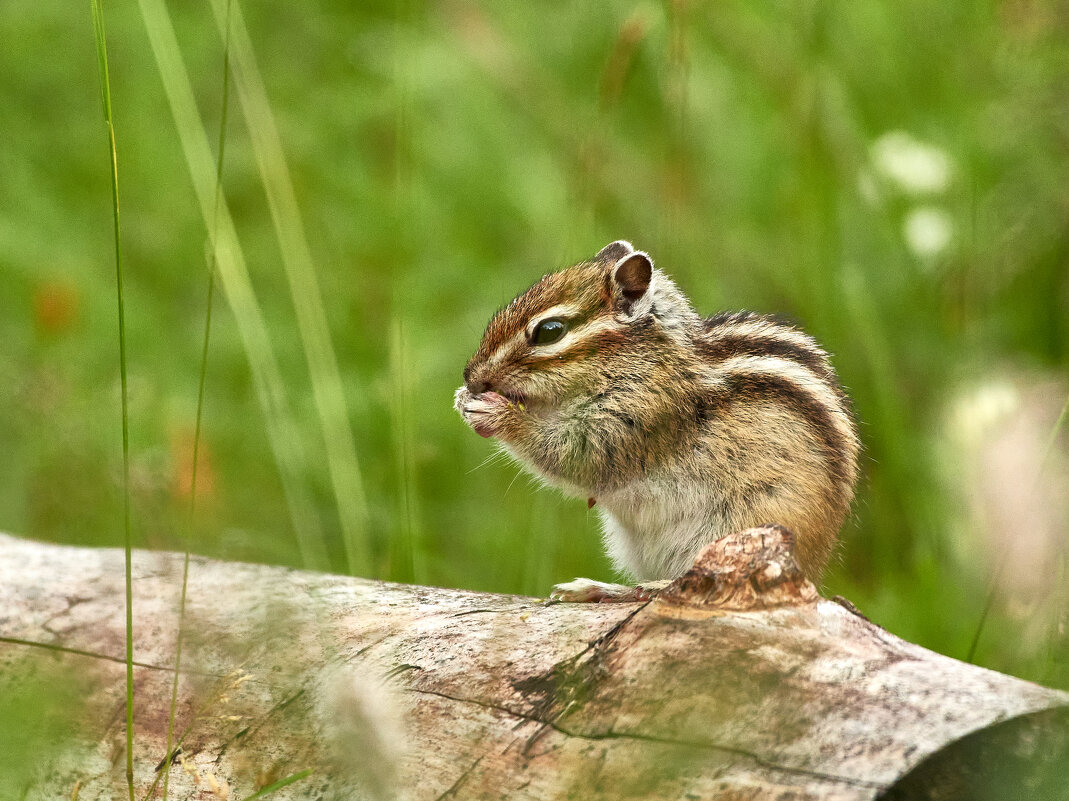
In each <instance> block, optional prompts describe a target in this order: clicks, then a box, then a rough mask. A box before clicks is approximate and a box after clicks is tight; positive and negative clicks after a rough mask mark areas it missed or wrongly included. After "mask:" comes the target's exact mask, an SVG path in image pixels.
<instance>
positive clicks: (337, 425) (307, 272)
mask: <svg viewBox="0 0 1069 801" xmlns="http://www.w3.org/2000/svg"><path fill="white" fill-rule="evenodd" d="M211 2H212V8H213V10H214V11H215V16H216V21H217V22H218V24H219V30H220V33H221V34H222V35H223V36H226V35H228V34H227V33H226V31H227V30H229V29H230V28H229V24H228V22H227V20H228V17H227V16H226V14H227V11H226V9H227V7H228V5H229V0H211ZM232 35H233V47H234V86H235V88H236V89H237V95H238V99H239V101H240V103H241V109H242V112H243V113H244V115H245V122H246V125H247V127H248V130H249V136H250V138H251V140H252V146H253V153H254V154H255V157H256V164H257V166H258V168H259V170H260V179H261V181H262V182H263V185H264V190H265V192H266V194H267V204H268V207H269V209H270V211H271V219H272V222H273V224H274V228H275V235H276V237H277V238H278V244H279V248H280V250H281V253H282V264H283V267H284V269H285V272H286V279H287V280H288V282H289V288H290V295H291V296H292V298H293V307H294V310H295V311H296V314H297V325H298V328H299V331H300V336H301V344H302V346H303V347H304V353H305V358H306V359H307V361H308V371H309V375H310V378H311V383H312V394H313V397H314V399H315V404H316V410H317V412H318V414H319V421H320V426H321V427H322V429H323V439H324V442H325V444H326V452H327V466H328V468H329V471H330V479H331V484H332V486H333V489H334V498H335V503H336V504H337V507H338V516H339V519H340V522H341V528H342V534H343V538H344V542H345V552H346V557H347V560H348V567H349V572H350V573H353V574H356V575H359V574H366V573H368V572H369V570H370V567H371V565H370V545H369V542H368V512H367V502H366V499H365V496H364V489H363V481H362V479H361V475H360V463H359V460H358V458H357V454H356V445H355V443H354V441H353V432H352V428H351V427H350V425H349V417H348V413H347V411H346V407H345V395H344V392H343V390H342V382H341V375H340V372H339V370H338V361H337V358H336V356H335V354H334V345H333V343H332V342H331V337H330V327H329V326H328V325H327V315H326V311H325V310H324V308H323V300H322V295H321V293H320V289H319V282H318V280H317V278H316V272H315V267H314V266H313V263H312V254H311V250H310V249H309V247H308V240H307V237H306V236H305V232H304V223H303V222H302V220H301V213H300V209H299V207H298V205H297V196H296V194H295V192H294V190H293V181H292V179H291V178H290V172H289V167H288V166H287V163H286V157H285V154H284V152H283V150H282V137H281V136H280V135H279V132H278V125H277V124H276V123H275V117H274V114H273V112H272V111H271V106H270V104H269V102H268V100H267V90H266V89H265V88H264V82H263V78H262V77H261V75H260V70H259V68H258V67H257V64H256V58H255V55H254V52H253V46H252V39H251V38H250V37H249V32H248V29H247V28H246V27H245V21H244V17H243V16H242V13H241V5H240V3H239V2H236V0H235V2H234V8H233V34H232Z"/></svg>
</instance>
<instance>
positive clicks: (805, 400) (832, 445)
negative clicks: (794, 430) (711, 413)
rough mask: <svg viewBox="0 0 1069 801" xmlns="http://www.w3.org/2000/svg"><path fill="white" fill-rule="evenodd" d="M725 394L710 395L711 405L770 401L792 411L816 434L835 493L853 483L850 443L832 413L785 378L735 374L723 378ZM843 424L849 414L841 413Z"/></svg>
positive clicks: (841, 410) (843, 411) (843, 410)
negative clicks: (836, 424)
mask: <svg viewBox="0 0 1069 801" xmlns="http://www.w3.org/2000/svg"><path fill="white" fill-rule="evenodd" d="M724 381H725V383H726V384H727V391H726V392H724V393H720V392H717V393H712V398H710V402H711V403H713V404H717V405H727V406H730V405H731V404H732V403H734V402H737V401H752V400H773V401H778V402H779V403H780V404H782V405H783V406H786V407H787V408H788V409H790V410H792V411H793V412H794V413H795V414H797V415H798V416H799V417H800V418H802V420H804V421H805V423H806V424H807V425H808V426H809V427H810V428H811V429H812V430H813V431H814V432H816V435H817V438H818V439H819V440H820V442H821V445H822V446H823V447H822V450H823V451H824V453H825V457H826V459H827V462H828V468H829V470H830V471H831V472H832V474H833V475H834V476H835V478H836V485H837V486H836V489H837V490H838V491H839V492H840V493H842V492H843V490H844V488H848V487H849V486H850V485H851V484H852V482H853V476H852V471H851V469H850V466H851V464H852V460H851V458H850V455H849V444H850V443H849V442H848V441H847V440H846V439H845V438H844V437H843V435H842V434H841V433H840V432H839V430H838V428H836V426H835V422H834V420H833V419H832V415H833V414H834V412H832V410H830V409H828V408H827V407H826V406H825V405H824V404H823V403H821V402H820V401H818V400H817V399H816V398H814V397H812V396H811V395H810V394H809V393H808V392H806V391H805V390H804V389H802V388H800V387H799V386H798V385H797V384H796V383H795V382H793V381H791V380H790V379H788V378H784V377H782V376H777V375H764V374H755V373H736V374H728V375H725V376H724ZM839 411H840V413H842V414H843V415H844V417H845V418H846V421H847V422H848V423H849V422H850V417H849V413H848V412H847V411H846V410H845V409H840V410H839Z"/></svg>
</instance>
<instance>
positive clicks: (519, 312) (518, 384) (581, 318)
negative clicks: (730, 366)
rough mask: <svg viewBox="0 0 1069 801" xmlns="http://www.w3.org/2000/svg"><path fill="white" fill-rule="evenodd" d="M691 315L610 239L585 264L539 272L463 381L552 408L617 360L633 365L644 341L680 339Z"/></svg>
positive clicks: (669, 286) (493, 327)
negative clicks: (535, 279)
mask: <svg viewBox="0 0 1069 801" xmlns="http://www.w3.org/2000/svg"><path fill="white" fill-rule="evenodd" d="M695 317H696V315H695V313H694V311H693V309H692V308H691V306H690V303H689V302H688V301H687V299H686V298H685V297H684V296H683V295H682V293H680V292H679V290H678V289H677V288H676V286H675V285H674V284H673V283H672V281H671V280H670V279H669V278H668V277H667V276H666V275H664V274H663V273H662V272H660V271H659V270H656V269H654V266H653V261H652V259H650V257H649V256H648V255H647V254H646V253H643V252H641V251H636V250H635V249H634V248H633V247H632V246H631V244H630V243H628V242H623V241H619V242H613V243H612V244H610V245H607V246H606V247H604V248H602V250H601V251H600V252H599V253H598V254H597V255H596V256H594V258H593V259H591V260H590V261H584V262H581V263H579V264H577V265H575V266H574V267H569V268H567V269H565V270H562V271H560V272H557V273H551V274H549V275H546V276H544V277H543V278H542V280H540V281H539V282H538V283H536V284H535V285H534V286H532V287H531V288H530V289H528V290H527V291H526V292H524V293H523V294H522V295H520V296H519V297H517V298H516V299H515V300H513V301H512V302H511V303H510V304H509V305H508V306H506V307H505V308H503V309H501V310H500V311H499V312H498V313H497V314H495V315H494V317H493V319H492V320H490V324H489V325H488V326H487V328H486V333H485V334H484V335H483V340H482V343H481V344H480V345H479V349H478V350H477V351H476V352H475V355H474V356H472V357H471V360H470V361H469V362H468V366H467V367H466V368H465V370H464V384H465V386H466V388H467V390H468V392H470V393H471V394H472V395H481V394H482V393H484V392H496V393H497V394H498V395H502V396H504V397H505V398H507V399H508V400H510V401H513V402H516V403H524V404H527V405H530V406H532V407H535V408H538V407H544V406H554V405H557V404H559V403H560V402H561V401H562V400H564V399H566V398H569V397H574V396H577V395H581V394H584V393H586V392H590V391H592V390H594V389H595V388H596V387H597V386H598V385H599V384H600V383H603V382H604V380H605V378H606V377H607V376H611V375H612V373H613V369H612V368H613V367H614V366H615V367H616V368H620V366H621V365H620V364H619V362H620V361H621V360H624V361H629V362H631V363H634V362H635V360H636V359H635V357H636V355H637V354H639V353H641V352H642V351H643V345H644V344H654V343H664V342H665V340H666V339H670V338H672V337H673V336H682V335H683V333H682V330H683V328H684V327H685V324H686V323H687V322H689V321H691V319H693V318H695ZM649 352H652V351H649ZM638 361H641V359H639V360H638ZM633 366H634V367H635V368H636V369H641V365H640V364H633Z"/></svg>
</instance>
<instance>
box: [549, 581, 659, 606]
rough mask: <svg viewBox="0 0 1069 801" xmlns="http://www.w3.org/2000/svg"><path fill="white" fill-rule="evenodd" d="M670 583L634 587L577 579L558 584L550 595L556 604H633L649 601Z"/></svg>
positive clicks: (656, 582)
mask: <svg viewBox="0 0 1069 801" xmlns="http://www.w3.org/2000/svg"><path fill="white" fill-rule="evenodd" d="M670 583H671V582H669V581H647V582H645V583H643V584H639V585H637V586H634V587H629V586H627V585H626V584H606V583H605V582H604V581H594V580H593V579H588V578H577V579H576V580H575V581H567V582H565V583H563V584H558V585H556V586H555V587H554V588H553V592H552V593H550V596H549V600H550V602H556V603H560V602H563V603H595V604H611V603H618V604H619V603H632V602H635V601H648V600H650V599H651V598H653V597H654V596H655V595H656V594H657V593H658V592H660V591H661V590H663V589H664V588H665V587H667V586H668V585H669V584H670Z"/></svg>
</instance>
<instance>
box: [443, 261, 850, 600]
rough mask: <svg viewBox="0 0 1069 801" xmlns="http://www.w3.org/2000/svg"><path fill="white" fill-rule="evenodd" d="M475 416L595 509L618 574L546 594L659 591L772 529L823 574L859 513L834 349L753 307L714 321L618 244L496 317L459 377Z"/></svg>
mask: <svg viewBox="0 0 1069 801" xmlns="http://www.w3.org/2000/svg"><path fill="white" fill-rule="evenodd" d="M454 405H455V407H456V410H457V411H458V412H459V413H460V415H461V416H462V417H463V418H464V420H465V421H466V422H467V423H468V424H469V425H470V426H471V427H472V428H473V429H474V430H475V431H476V432H477V433H478V434H481V435H482V436H484V437H496V438H497V440H498V441H499V443H500V445H501V447H502V448H503V449H504V450H505V451H507V452H508V453H509V454H510V455H511V456H512V457H514V458H515V459H516V461H518V462H519V463H520V464H521V465H523V466H524V467H525V468H526V469H527V470H528V471H530V472H531V473H533V474H534V475H535V476H536V477H537V478H539V479H541V480H542V481H543V482H545V483H546V484H549V485H552V486H554V487H557V488H559V489H560V490H562V491H563V492H564V493H565V494H566V495H570V496H574V497H578V498H587V499H588V504H589V505H590V506H593V505H594V504H595V503H596V504H597V508H598V512H599V514H600V516H601V520H602V523H603V531H604V544H605V547H606V549H607V551H608V553H609V556H610V557H611V559H612V561H613V564H614V566H615V567H616V568H617V569H618V570H619V571H621V572H622V573H625V574H627V575H628V576H630V577H632V578H636V579H641V580H644V581H643V583H642V584H640V585H638V587H637V588H636V587H629V586H624V585H618V584H606V583H602V582H597V581H592V580H590V579H576V580H575V581H573V582H568V583H566V584H558V585H557V586H556V587H555V588H554V592H553V595H552V597H553V598H554V599H556V600H570V601H609V600H634V599H636V598H645V597H650V595H652V594H653V593H655V592H656V591H657V590H658V589H659V588H661V587H663V586H665V585H667V583H668V581H669V580H671V579H673V578H675V577H677V576H679V575H681V574H682V573H684V572H685V571H686V570H687V568H688V567H689V566H690V565H691V564H692V563H693V561H694V559H695V558H696V556H697V555H698V553H699V552H700V551H701V550H702V548H703V547H704V546H705V545H707V544H708V543H710V542H712V541H713V540H715V539H718V538H719V537H722V536H724V535H726V534H728V533H731V532H734V531H740V530H742V529H745V528H749V527H751V526H757V525H761V524H766V523H775V524H780V525H783V526H785V527H787V528H789V529H790V530H791V531H793V532H794V534H795V538H796V549H797V557H798V560H799V563H800V565H801V567H802V569H803V570H804V571H805V573H806V575H807V576H809V577H810V578H812V579H814V580H816V579H818V578H819V576H820V573H821V572H822V570H823V568H824V566H825V564H826V562H827V560H828V558H829V556H830V554H831V551H832V549H833V547H834V545H835V543H836V541H837V539H838V531H839V527H840V526H841V525H842V522H843V520H844V518H845V517H846V514H847V512H848V510H849V508H850V504H851V502H852V500H853V496H854V484H855V482H856V480H857V474H858V466H857V460H858V451H859V442H858V437H857V431H856V428H855V426H854V422H853V420H852V417H851V414H850V411H849V402H848V400H847V397H846V395H845V394H844V392H843V390H842V389H841V387H840V386H839V381H838V379H837V377H836V375H835V372H834V370H833V369H832V367H831V364H830V363H829V361H828V354H827V353H825V352H824V350H822V349H821V348H820V347H819V346H818V345H817V343H816V342H815V341H814V340H813V339H812V338H811V337H810V336H808V335H807V334H804V333H802V332H801V331H799V330H798V329H796V328H793V327H791V326H788V325H784V324H782V323H779V322H776V321H775V320H773V319H772V318H769V317H764V316H761V315H758V314H754V313H751V312H732V313H724V314H718V315H716V316H714V317H709V318H705V319H703V318H702V317H700V316H699V315H698V313H697V312H696V311H695V310H694V308H693V306H692V305H691V303H690V301H688V300H687V298H686V297H685V296H684V295H683V293H682V292H681V291H680V290H679V289H678V288H677V287H676V285H675V284H674V283H673V282H672V280H671V279H670V278H669V277H668V276H667V275H665V274H664V273H663V272H662V271H661V270H659V269H655V268H654V266H653V261H652V259H651V258H650V256H649V255H648V254H646V253H644V252H642V251H636V250H635V249H634V247H633V246H632V245H631V244H630V243H628V242H624V241H618V242H613V243H611V244H609V245H607V246H606V247H605V248H603V249H602V250H601V251H600V252H599V253H598V254H597V255H596V256H594V258H593V259H591V260H589V261H584V262H580V263H579V264H576V265H575V266H573V267H569V268H567V269H565V270H562V271H560V272H556V273H551V274H549V275H546V276H544V277H543V278H542V279H541V280H540V281H539V282H538V283H536V284H535V285H534V286H532V287H531V288H530V289H528V290H527V291H526V292H524V293H523V294H522V295H520V296H519V297H517V298H516V299H515V300H513V301H512V302H511V303H509V304H508V305H507V306H506V307H505V308H503V309H501V310H500V311H498V312H497V314H495V315H494V317H493V319H491V320H490V323H489V325H488V326H487V329H486V333H485V334H484V335H483V339H482V343H481V344H480V345H479V349H478V350H477V351H476V352H475V355H474V356H472V357H471V360H470V361H469V362H468V365H467V367H466V368H465V370H464V386H462V387H460V388H459V389H458V390H457V391H456V395H455V399H454Z"/></svg>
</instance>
